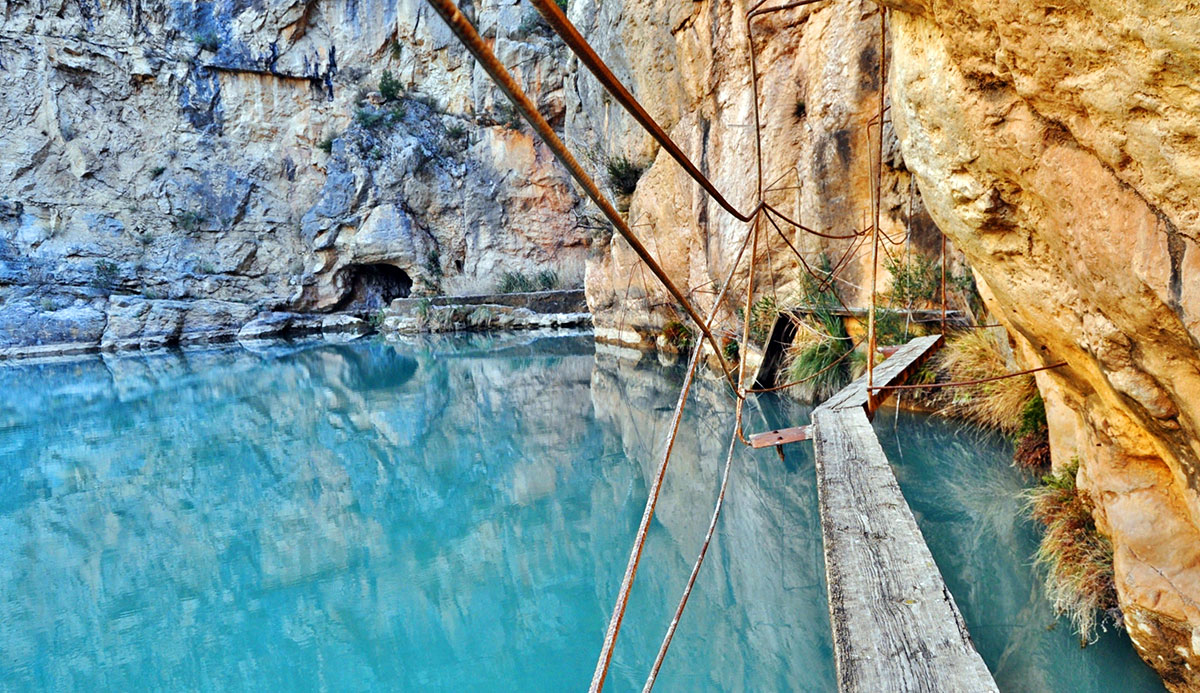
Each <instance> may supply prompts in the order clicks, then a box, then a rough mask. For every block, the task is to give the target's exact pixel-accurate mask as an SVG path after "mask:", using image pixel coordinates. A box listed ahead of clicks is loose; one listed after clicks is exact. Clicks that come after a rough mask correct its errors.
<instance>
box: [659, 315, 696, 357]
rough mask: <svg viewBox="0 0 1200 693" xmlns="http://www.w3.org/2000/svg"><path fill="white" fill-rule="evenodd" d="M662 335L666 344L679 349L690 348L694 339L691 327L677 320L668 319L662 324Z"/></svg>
mask: <svg viewBox="0 0 1200 693" xmlns="http://www.w3.org/2000/svg"><path fill="white" fill-rule="evenodd" d="M662 336H663V340H664V341H666V343H667V344H670V345H671V346H673V347H675V348H676V349H678V350H680V351H687V350H688V349H690V348H691V347H692V344H693V342H694V339H695V337H694V335H693V333H692V329H691V328H690V327H688V326H687V325H684V324H683V323H682V322H680V321H678V320H670V321H668V322H667V324H665V325H663V331H662Z"/></svg>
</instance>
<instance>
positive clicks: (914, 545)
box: [812, 335, 998, 693]
mask: <svg viewBox="0 0 1200 693" xmlns="http://www.w3.org/2000/svg"><path fill="white" fill-rule="evenodd" d="M940 344H941V336H940V335H934V336H931V337H920V338H918V339H914V340H912V341H911V342H909V343H908V344H906V345H904V346H903V347H901V348H900V349H899V350H898V351H897V352H896V353H895V354H894V355H892V357H891V358H889V359H887V360H886V361H884V362H883V363H882V364H880V365H878V366H876V368H875V385H876V386H880V385H899V384H901V383H903V382H904V379H905V378H907V377H908V375H910V374H911V373H912V372H913V371H914V370H916V368H918V367H919V366H920V364H921V362H922V361H924V359H925V358H927V357H928V356H929V355H930V354H931V353H933V351H935V350H936V349H937V347H938V346H939V345H940ZM888 394H889V393H887V391H884V392H880V393H868V392H867V381H866V378H865V377H863V378H860V379H859V380H856V381H855V382H853V383H851V384H850V385H849V386H847V387H846V388H845V389H843V390H842V391H840V392H838V393H837V394H836V395H834V396H833V397H830V398H829V399H828V400H826V401H825V403H823V404H822V405H821V406H820V407H818V408H817V409H816V410H815V411H813V423H812V439H813V446H814V449H815V452H816V455H815V458H816V472H817V499H818V505H819V508H820V514H821V534H822V537H823V538H824V550H825V577H826V585H827V588H828V590H829V615H830V621H831V623H832V625H833V650H834V659H835V661H836V665H837V676H838V690H839V691H842V693H885V692H891V691H897V692H905V693H907V692H910V691H913V692H916V691H930V692H935V691H936V692H940V691H971V692H972V693H974V692H977V691H998V688H997V687H996V683H995V681H994V680H993V679H992V675H991V673H990V672H988V669H987V666H986V665H985V664H984V662H983V658H982V657H980V656H979V653H978V652H977V651H976V650H975V646H974V644H973V643H972V642H971V636H970V634H968V633H967V628H966V625H965V624H964V623H963V620H962V616H961V615H960V614H959V611H958V607H957V606H956V605H955V604H954V598H953V597H952V596H951V595H950V591H949V590H948V589H947V588H946V583H945V581H944V580H943V579H942V575H941V573H940V572H939V571H938V568H937V565H936V564H935V563H934V561H933V556H932V555H931V554H930V553H929V547H927V546H926V545H925V539H924V537H923V536H922V535H921V530H920V528H919V527H918V526H917V522H916V518H914V517H913V514H912V511H911V510H910V509H909V507H908V503H906V502H905V500H904V496H903V494H902V493H901V492H900V486H899V484H897V483H896V477H895V475H894V474H893V473H892V468H891V465H890V464H889V463H888V460H887V457H886V456H885V455H884V453H883V448H881V447H880V445H879V440H878V439H877V438H876V437H875V431H874V429H872V428H871V421H870V418H869V417H870V414H871V413H872V412H873V411H874V409H875V407H877V406H878V405H879V403H881V402H882V401H883V399H885V398H886V396H887V395H888Z"/></svg>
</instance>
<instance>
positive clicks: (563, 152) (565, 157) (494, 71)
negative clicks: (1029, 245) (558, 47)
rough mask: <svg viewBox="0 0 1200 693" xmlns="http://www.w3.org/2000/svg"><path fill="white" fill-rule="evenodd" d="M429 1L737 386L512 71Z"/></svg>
mask: <svg viewBox="0 0 1200 693" xmlns="http://www.w3.org/2000/svg"><path fill="white" fill-rule="evenodd" d="M428 2H429V5H430V6H431V7H433V9H434V10H435V11H436V12H437V13H438V14H439V15H441V17H442V19H444V20H445V21H446V24H447V25H448V26H449V27H450V30H451V31H453V32H454V34H455V35H456V36H457V37H458V40H459V41H460V42H462V44H463V46H464V47H465V48H466V49H467V50H468V51H470V53H471V55H473V56H474V57H475V59H476V60H477V61H479V64H480V66H481V67H483V69H484V70H485V71H486V72H487V73H488V75H489V76H490V77H491V78H492V81H493V82H495V84H496V86H497V87H499V88H500V90H501V91H503V92H504V94H505V95H506V96H508V98H509V100H511V101H512V102H513V105H515V106H516V107H517V110H519V111H520V112H521V115H523V116H524V117H525V120H527V121H528V122H529V124H530V125H531V126H533V129H534V131H536V132H537V134H538V135H540V136H541V138H542V140H543V141H545V143H546V145H547V146H548V147H549V148H550V151H551V152H553V153H554V156H555V158H557V159H558V160H559V162H561V163H562V165H563V166H564V167H565V168H566V169H567V172H568V173H570V174H571V177H572V178H574V179H575V182H577V183H579V185H580V187H582V188H583V191H584V192H585V193H587V196H588V197H589V198H591V200H592V202H594V203H595V204H596V206H597V207H599V208H600V211H601V212H603V213H604V216H605V217H607V218H608V220H609V221H610V222H612V224H613V226H615V227H616V229H617V231H618V232H620V234H621V236H622V237H624V238H625V240H626V241H627V242H628V243H629V245H630V246H631V247H632V248H633V250H634V252H635V253H637V255H638V257H640V258H641V259H642V261H643V262H645V263H646V266H647V267H649V268H650V271H651V272H653V273H654V276H656V277H658V280H659V281H660V282H662V285H663V286H664V287H665V288H666V289H667V292H668V293H670V294H671V296H672V297H673V298H674V299H675V300H676V301H678V302H679V304H680V305H682V306H683V308H684V310H685V311H686V312H687V314H688V317H690V318H691V319H692V321H693V322H694V323H695V324H696V327H697V328H699V329H700V331H701V332H702V333H703V334H704V338H705V339H706V340H707V341H708V343H709V345H710V346H712V349H713V353H714V355H715V356H716V358H717V361H718V363H720V364H721V370H722V371H724V372H725V379H726V380H727V381H728V382H729V384H730V386H732V387H733V388H734V389H735V390H736V389H737V382H736V380H735V379H734V376H733V373H732V372H731V371H730V369H729V364H728V363H727V362H726V361H725V355H724V354H723V353H721V343H720V342H719V341H718V340H717V338H716V337H715V336H714V335H713V333H712V330H710V329H709V328H708V326H707V325H706V323H705V321H704V319H703V318H701V316H700V314H699V313H698V312H696V309H695V307H694V306H692V303H691V301H689V300H688V299H687V297H686V296H684V295H683V292H681V291H680V290H679V288H678V287H677V286H675V282H673V281H671V278H670V277H668V276H667V273H666V272H665V271H664V270H663V268H662V267H661V266H660V265H659V264H658V262H656V261H655V260H654V258H653V257H652V256H651V255H650V252H649V251H648V250H647V249H646V246H644V245H643V244H642V242H641V240H640V239H638V237H637V235H636V234H634V233H633V230H632V229H630V228H629V224H628V223H627V222H626V221H625V219H624V218H622V217H621V215H620V214H619V213H618V212H617V210H616V208H615V207H613V205H612V203H611V202H609V201H608V198H606V197H605V196H604V194H603V193H601V192H600V188H599V186H597V185H596V181H594V180H592V177H591V176H589V175H588V173H587V172H586V171H584V170H583V166H581V165H580V164H579V162H578V161H577V160H576V159H575V157H574V156H573V155H572V154H571V152H570V151H569V150H568V149H567V147H566V145H565V144H563V142H562V140H561V139H559V137H558V135H557V134H555V132H554V130H553V129H552V128H551V127H550V124H549V123H547V122H546V119H545V118H543V117H542V114H541V113H539V112H538V110H537V106H535V105H534V104H533V102H532V101H530V100H529V97H528V96H526V95H525V92H524V91H523V90H522V89H521V87H520V85H518V84H517V83H516V81H515V80H514V79H513V78H512V75H510V74H509V73H508V69H507V68H505V67H504V64H503V63H501V62H500V60H499V59H497V58H496V55H495V54H494V53H492V49H491V48H490V47H488V44H487V43H486V42H485V41H484V40H483V37H481V36H480V35H479V32H477V31H475V27H474V26H472V25H471V22H470V21H468V20H467V18H466V16H464V15H463V13H462V12H460V11H459V9H458V7H457V6H455V5H454V3H453V1H452V0H428Z"/></svg>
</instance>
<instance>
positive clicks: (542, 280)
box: [537, 270, 559, 291]
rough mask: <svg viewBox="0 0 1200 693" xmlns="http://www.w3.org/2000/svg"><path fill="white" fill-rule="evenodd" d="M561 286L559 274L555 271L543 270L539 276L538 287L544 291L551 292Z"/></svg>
mask: <svg viewBox="0 0 1200 693" xmlns="http://www.w3.org/2000/svg"><path fill="white" fill-rule="evenodd" d="M558 284H559V280H558V272H555V271H554V270H542V271H541V272H538V275H537V287H538V289H540V290H542V291H551V290H553V289H557V288H558Z"/></svg>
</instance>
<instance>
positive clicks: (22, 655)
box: [0, 335, 1161, 692]
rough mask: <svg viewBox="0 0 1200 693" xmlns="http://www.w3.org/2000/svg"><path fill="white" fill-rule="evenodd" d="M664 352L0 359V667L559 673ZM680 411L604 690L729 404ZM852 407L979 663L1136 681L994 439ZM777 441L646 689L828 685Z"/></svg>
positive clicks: (42, 678)
mask: <svg viewBox="0 0 1200 693" xmlns="http://www.w3.org/2000/svg"><path fill="white" fill-rule="evenodd" d="M679 377H680V374H679V372H678V370H677V369H668V368H661V367H658V366H656V365H646V364H645V363H643V365H640V366H639V365H633V364H631V363H630V362H629V361H625V360H622V359H620V358H618V357H616V356H614V355H610V354H608V353H606V352H604V351H600V352H598V353H597V352H595V351H594V350H593V347H592V344H591V341H590V337H586V336H585V337H578V336H577V337H555V338H550V337H535V336H532V335H525V336H520V335H518V336H507V337H484V336H474V337H468V338H459V339H444V340H436V341H428V342H422V343H419V344H413V345H407V346H387V345H383V344H380V343H359V344H353V345H338V346H328V345H323V346H308V347H295V348H288V347H279V348H276V349H273V350H270V351H267V352H263V353H251V352H248V351H244V350H241V349H236V348H234V349H227V350H218V351H187V352H182V353H180V352H175V353H169V354H162V355H155V356H133V357H123V358H105V359H100V358H92V359H84V360H78V361H73V362H70V363H64V364H50V365H45V364H44V365H22V366H11V365H10V366H0V393H3V396H2V397H0V551H2V552H3V556H4V557H5V559H4V560H3V561H0V689H4V690H101V691H130V690H156V691H157V690H164V691H168V690H169V691H175V690H276V691H290V690H301V691H306V690H336V691H360V690H397V691H510V690H511V691H534V692H536V691H573V690H583V689H585V688H586V686H587V682H588V680H589V679H590V676H591V671H592V668H593V666H594V664H595V656H596V654H597V651H598V648H599V645H600V642H601V639H602V637H603V631H604V627H605V624H606V621H607V616H608V613H609V609H610V608H611V605H612V600H613V597H614V595H615V592H616V589H617V586H618V584H619V581H620V577H621V572H622V571H623V569H624V565H625V561H626V558H627V556H628V550H629V544H630V541H631V539H632V536H633V533H634V531H635V529H636V526H637V522H638V519H639V518H640V515H641V511H642V505H643V503H644V502H645V496H646V487H647V483H648V479H649V477H650V475H651V474H652V472H653V469H654V465H655V458H656V457H657V455H658V452H659V449H660V445H661V441H662V438H663V435H664V432H665V429H666V426H667V424H668V420H669V417H670V409H671V407H672V405H673V404H674V400H675V396H676V393H677V388H678V383H679ZM690 411H691V413H690V414H689V416H688V418H687V421H686V423H685V426H684V427H683V433H682V435H681V439H680V441H679V443H678V444H677V446H676V453H675V454H676V456H675V458H674V461H673V462H672V467H671V470H670V473H669V474H668V479H667V483H666V485H665V488H664V491H663V498H662V500H661V501H660V503H659V506H658V514H657V517H656V522H655V524H654V526H653V528H652V531H651V534H650V538H649V541H648V546H647V550H646V554H645V555H644V558H643V562H642V566H643V567H642V569H641V570H640V571H639V573H638V580H637V583H636V586H635V589H634V594H633V598H632V600H631V603H630V607H629V611H628V616H627V618H626V621H625V626H624V628H623V630H622V634H621V641H620V644H619V645H618V647H617V652H616V656H615V658H614V663H613V667H612V671H611V674H610V677H609V681H610V683H609V687H608V689H609V690H613V691H628V690H640V688H641V682H642V679H643V678H644V676H645V673H646V671H647V670H648V668H649V665H650V663H651V661H652V660H653V655H654V651H655V649H656V648H657V645H658V642H659V640H660V638H661V637H662V632H663V629H664V627H665V625H666V623H667V621H668V619H669V615H670V612H671V611H672V610H673V608H674V604H675V602H676V600H677V599H678V595H679V590H680V589H681V588H682V586H683V584H684V582H685V581H686V578H687V574H688V571H689V570H690V567H691V562H692V560H693V559H694V557H695V552H696V550H697V549H698V543H699V540H700V538H701V537H702V535H703V532H704V529H705V527H706V526H707V522H708V514H709V512H710V510H711V503H712V500H713V498H714V497H715V493H716V488H717V484H718V481H719V479H718V470H719V463H720V462H721V461H723V452H724V447H725V445H726V443H727V441H728V434H729V429H728V426H729V413H730V411H731V406H730V403H729V401H728V399H727V397H726V396H725V394H724V391H723V390H722V389H721V388H720V387H717V386H715V385H710V384H701V385H700V386H699V387H698V388H696V397H695V399H694V401H693V405H692V407H691V410H690ZM751 419H752V420H751V422H750V424H749V426H750V427H751V428H755V429H757V428H758V427H767V426H775V425H779V424H782V423H785V422H794V421H800V420H806V411H805V409H804V408H802V407H798V406H795V405H793V404H790V403H781V402H778V401H774V400H773V401H770V402H765V403H763V405H762V408H760V409H754V410H752V411H751ZM885 422H886V426H884V424H885ZM893 424H895V426H896V428H895V429H894V430H893V428H892V425H893ZM877 425H878V426H881V427H882V428H880V431H881V433H884V434H885V435H884V436H883V437H884V440H885V447H886V448H888V451H889V454H891V455H893V458H894V459H895V460H896V462H897V470H898V475H899V476H900V477H901V484H902V486H903V487H904V490H905V492H906V493H908V494H909V497H910V499H911V500H912V504H913V507H914V511H915V512H916V513H917V515H918V519H919V520H920V521H921V523H922V528H923V529H924V531H925V532H926V536H927V537H928V539H929V542H930V545H931V548H932V549H933V551H934V554H935V558H937V559H938V561H939V564H940V565H941V567H942V569H943V571H945V572H946V573H947V580H948V582H949V583H950V587H951V590H952V591H953V592H954V594H955V596H956V598H957V599H958V603H959V605H960V607H961V608H962V610H963V612H964V616H965V617H966V619H967V621H968V624H969V625H970V626H971V630H972V633H973V634H974V636H975V639H976V641H977V643H978V644H979V647H980V650H981V651H982V653H983V655H984V658H985V659H986V660H987V661H988V664H989V666H991V667H992V668H993V670H994V671H996V672H997V677H998V678H999V679H1000V681H1001V685H1002V687H1004V689H1005V690H1008V691H1042V690H1045V691H1068V690H1069V691H1101V690H1104V691H1109V690H1113V689H1114V685H1115V686H1116V687H1117V689H1119V690H1154V689H1155V688H1154V687H1156V686H1158V684H1157V683H1156V680H1155V679H1154V677H1153V675H1151V674H1150V673H1149V671H1148V669H1146V668H1145V667H1144V666H1143V665H1141V664H1140V662H1139V661H1138V660H1137V659H1136V657H1134V656H1133V655H1132V653H1131V651H1130V650H1129V648H1128V644H1127V643H1125V642H1122V641H1121V640H1119V639H1117V638H1115V637H1111V636H1110V637H1108V638H1106V639H1104V640H1102V641H1101V642H1100V643H1099V644H1097V645H1094V646H1092V647H1089V648H1087V649H1086V650H1080V649H1079V646H1078V643H1077V641H1076V640H1075V639H1074V638H1073V637H1072V636H1071V635H1070V633H1069V632H1068V629H1067V628H1066V627H1065V626H1063V625H1060V626H1059V627H1058V628H1056V629H1053V630H1048V629H1047V627H1048V626H1050V625H1051V624H1053V623H1054V618H1053V615H1052V614H1051V613H1050V612H1049V609H1048V607H1047V606H1046V604H1045V602H1044V600H1042V599H1041V598H1040V596H1039V595H1038V593H1037V591H1036V588H1035V585H1034V578H1033V575H1032V572H1031V569H1030V568H1029V565H1028V556H1029V554H1030V553H1031V552H1032V548H1033V535H1032V532H1031V528H1030V527H1029V526H1028V525H1027V524H1024V523H1022V522H1021V521H1020V520H1018V519H1017V518H1016V515H1015V513H1016V510H1017V504H1016V502H1015V501H1012V500H1011V498H1012V496H1011V492H1015V490H1016V489H1017V488H1018V486H1019V484H1020V478H1019V474H1018V473H1016V472H1015V470H1012V469H1011V468H1010V467H1008V466H1007V456H1008V454H1009V453H1008V450H1007V448H1006V446H1005V445H1004V444H1002V442H1000V441H997V440H991V439H980V438H978V437H975V436H968V435H963V434H961V433H960V432H959V431H958V430H956V429H955V428H954V427H952V426H947V425H945V424H944V422H937V421H932V420H927V419H923V418H919V417H911V416H906V415H901V417H900V418H899V420H898V422H894V421H892V420H891V419H890V418H887V417H881V419H880V421H879V422H877ZM888 435H891V436H892V440H890V441H889V440H888ZM897 441H899V444H900V447H899V448H897ZM793 448H794V449H789V450H788V453H787V458H786V459H785V460H780V459H779V458H778V457H777V456H776V455H775V454H774V453H773V452H769V451H759V452H757V453H750V452H749V451H741V452H740V453H739V456H738V457H737V458H736V463H735V478H734V479H733V481H732V482H731V484H730V489H729V495H728V498H727V503H726V510H725V514H724V515H723V517H722V525H721V528H720V531H719V532H718V535H717V538H716V540H715V541H714V544H713V546H712V548H711V550H710V552H709V557H708V561H707V562H706V564H705V566H704V570H703V571H702V573H701V576H700V579H699V581H698V584H697V586H696V590H695V592H694V593H693V597H692V600H691V602H690V603H689V607H688V611H687V613H686V614H685V616H684V618H683V621H682V623H681V625H680V628H679V632H678V634H677V636H676V638H675V644H674V645H673V647H672V650H671V654H670V655H669V656H668V658H667V661H666V664H665V666H664V669H663V673H662V675H661V676H660V679H659V681H660V685H659V690H664V691H829V690H832V689H833V665H832V662H831V656H832V655H831V646H830V638H829V622H828V616H827V615H826V607H825V586H824V583H823V567H822V563H821V543H820V530H819V524H818V519H817V515H816V511H815V504H816V493H815V489H814V486H813V471H812V459H811V456H810V455H811V451H810V449H809V448H807V447H800V446H793ZM1003 494H1009V495H1007V496H1005V495H1003ZM1158 690H1161V687H1160V686H1158Z"/></svg>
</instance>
